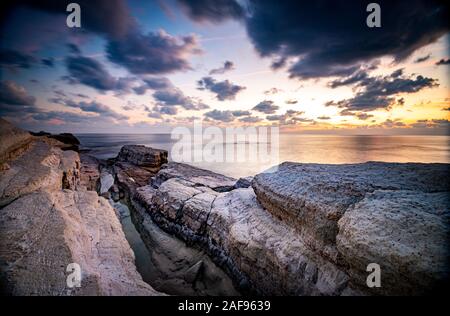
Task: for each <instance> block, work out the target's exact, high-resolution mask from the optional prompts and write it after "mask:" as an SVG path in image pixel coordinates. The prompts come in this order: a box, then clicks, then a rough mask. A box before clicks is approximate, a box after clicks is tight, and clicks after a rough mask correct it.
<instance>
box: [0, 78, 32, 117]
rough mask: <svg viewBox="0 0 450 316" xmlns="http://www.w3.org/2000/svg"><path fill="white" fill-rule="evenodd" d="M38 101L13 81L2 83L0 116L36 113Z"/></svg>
mask: <svg viewBox="0 0 450 316" xmlns="http://www.w3.org/2000/svg"><path fill="white" fill-rule="evenodd" d="M35 102H36V99H35V98H34V97H32V96H30V95H29V94H28V93H27V91H26V90H25V88H24V87H22V86H20V85H18V84H16V83H15V82H13V81H9V80H5V81H0V115H10V114H12V115H14V114H16V115H17V114H19V113H20V114H24V113H25V112H28V113H30V112H35V111H36V107H35Z"/></svg>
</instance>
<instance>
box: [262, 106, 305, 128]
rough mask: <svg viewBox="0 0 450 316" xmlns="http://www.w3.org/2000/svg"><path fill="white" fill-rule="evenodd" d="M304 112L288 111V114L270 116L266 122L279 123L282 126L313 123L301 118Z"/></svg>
mask: <svg viewBox="0 0 450 316" xmlns="http://www.w3.org/2000/svg"><path fill="white" fill-rule="evenodd" d="M304 113H305V112H303V111H295V110H287V111H286V113H284V114H282V115H268V116H266V120H268V121H278V123H279V124H282V125H290V124H296V123H297V122H312V121H313V120H312V119H305V118H301V117H299V116H301V115H302V114H304Z"/></svg>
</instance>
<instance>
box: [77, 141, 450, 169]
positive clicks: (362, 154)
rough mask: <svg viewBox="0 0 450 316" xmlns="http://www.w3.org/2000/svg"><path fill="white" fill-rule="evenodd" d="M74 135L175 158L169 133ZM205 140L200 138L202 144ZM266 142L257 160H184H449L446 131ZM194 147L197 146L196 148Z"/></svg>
mask: <svg viewBox="0 0 450 316" xmlns="http://www.w3.org/2000/svg"><path fill="white" fill-rule="evenodd" d="M76 136H77V137H78V139H79V140H80V142H81V149H82V150H86V151H88V152H89V153H90V154H91V155H93V156H95V157H97V158H100V159H107V158H112V157H115V156H116V155H117V154H118V152H119V151H120V149H121V148H122V146H124V145H133V144H135V145H146V146H150V147H153V148H158V149H165V150H167V151H168V152H169V160H173V161H179V158H176V157H175V158H176V159H174V156H175V155H174V148H177V147H176V145H177V143H178V145H179V140H178V139H172V136H171V134H77V135H76ZM269 142H270V141H269ZM207 143H208V142H207V141H205V142H204V144H203V145H206V144H207ZM222 145H223V146H224V147H223V148H224V149H223V150H224V151H226V148H229V146H230V144H226V143H225V142H224V143H223V144H222ZM247 145H248V144H247ZM258 145H259V144H258ZM262 145H264V144H262ZM267 147H270V149H274V151H271V150H268V152H270V154H271V155H272V153H273V152H276V155H272V158H273V159H260V160H261V161H259V160H258V159H256V160H255V159H242V160H243V161H236V159H228V160H227V159H225V158H224V159H216V160H214V159H212V160H211V159H209V160H208V161H205V160H204V159H199V160H198V161H195V159H192V161H184V162H187V163H190V164H192V165H194V166H197V167H201V168H204V169H208V170H212V171H215V172H218V173H221V174H225V175H228V176H231V177H235V178H239V177H246V176H251V175H255V174H257V173H260V172H263V171H264V170H266V169H268V168H270V167H272V166H273V165H276V164H277V163H281V162H284V161H293V162H300V163H322V164H345V163H362V162H367V161H384V162H422V163H449V162H450V137H449V136H429V135H426V136H422V135H420V136H417V135H407V136H404V135H402V136H384V135H383V136H373V135H370V136H369V135H360V136H355V135H352V136H350V135H349V136H342V135H305V134H283V133H282V134H280V135H279V138H278V141H277V144H276V146H273V147H271V144H267ZM178 148H179V146H178ZM204 148H205V147H203V150H204ZM236 148H237V147H235V151H236V152H237V149H236ZM249 148H250V147H247V150H250V149H249ZM197 150H202V149H198V148H197ZM193 151H195V150H194V149H193ZM177 152H178V151H177ZM235 155H236V153H235ZM177 157H178V156H177ZM223 157H225V155H224V156H223ZM274 157H275V158H274ZM224 160H226V161H224Z"/></svg>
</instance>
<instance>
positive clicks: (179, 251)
mask: <svg viewBox="0 0 450 316" xmlns="http://www.w3.org/2000/svg"><path fill="white" fill-rule="evenodd" d="M111 204H112V205H113V207H114V208H115V209H116V210H117V211H118V213H119V216H120V221H121V223H122V227H123V230H124V233H125V237H126V239H127V240H128V243H129V244H130V247H131V248H132V249H133V252H134V254H135V257H136V259H135V263H136V268H137V270H138V272H139V273H140V274H141V276H142V279H143V280H144V281H145V282H147V283H148V284H150V285H151V286H152V287H153V288H154V289H155V290H158V291H160V292H164V293H167V294H169V295H239V292H238V291H237V290H236V289H235V288H234V286H233V284H232V281H231V279H230V278H229V277H228V275H226V274H225V272H224V271H222V270H221V269H220V268H219V267H217V266H216V265H215V264H214V263H213V262H212V261H211V259H210V258H209V257H208V256H207V255H206V254H205V253H204V252H202V251H200V250H198V249H195V248H192V247H188V246H187V245H186V244H185V243H184V242H183V241H181V240H179V239H178V238H176V237H174V236H171V235H169V234H167V233H166V232H164V231H163V230H161V229H160V228H159V227H158V226H157V225H156V224H155V223H153V222H151V221H150V224H149V225H146V230H147V234H146V242H147V246H148V247H147V246H146V245H145V243H144V241H143V240H142V238H141V235H140V234H139V232H138V231H137V229H136V227H135V225H134V223H133V220H132V216H131V214H130V209H129V208H128V206H127V205H126V204H125V203H124V202H122V201H121V202H113V201H111Z"/></svg>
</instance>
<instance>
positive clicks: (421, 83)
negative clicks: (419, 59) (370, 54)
mask: <svg viewBox="0 0 450 316" xmlns="http://www.w3.org/2000/svg"><path fill="white" fill-rule="evenodd" d="M356 82H357V83H356V86H357V87H359V91H358V92H357V93H356V94H355V96H354V97H353V98H350V99H346V100H341V101H338V102H327V103H326V104H325V105H327V106H330V105H332V106H337V107H339V108H344V109H345V110H347V111H372V110H375V109H378V108H385V109H387V108H390V107H391V106H392V105H394V104H395V101H396V99H395V96H396V95H397V94H399V93H414V92H417V91H420V90H422V89H425V88H432V87H436V86H438V85H439V84H438V83H437V80H436V79H432V78H427V77H423V76H420V75H418V76H416V78H412V77H405V76H403V70H402V69H399V70H396V71H394V72H393V73H392V74H391V75H389V76H384V77H381V76H379V77H367V76H362V77H361V79H360V81H356ZM400 102H401V101H400Z"/></svg>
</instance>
